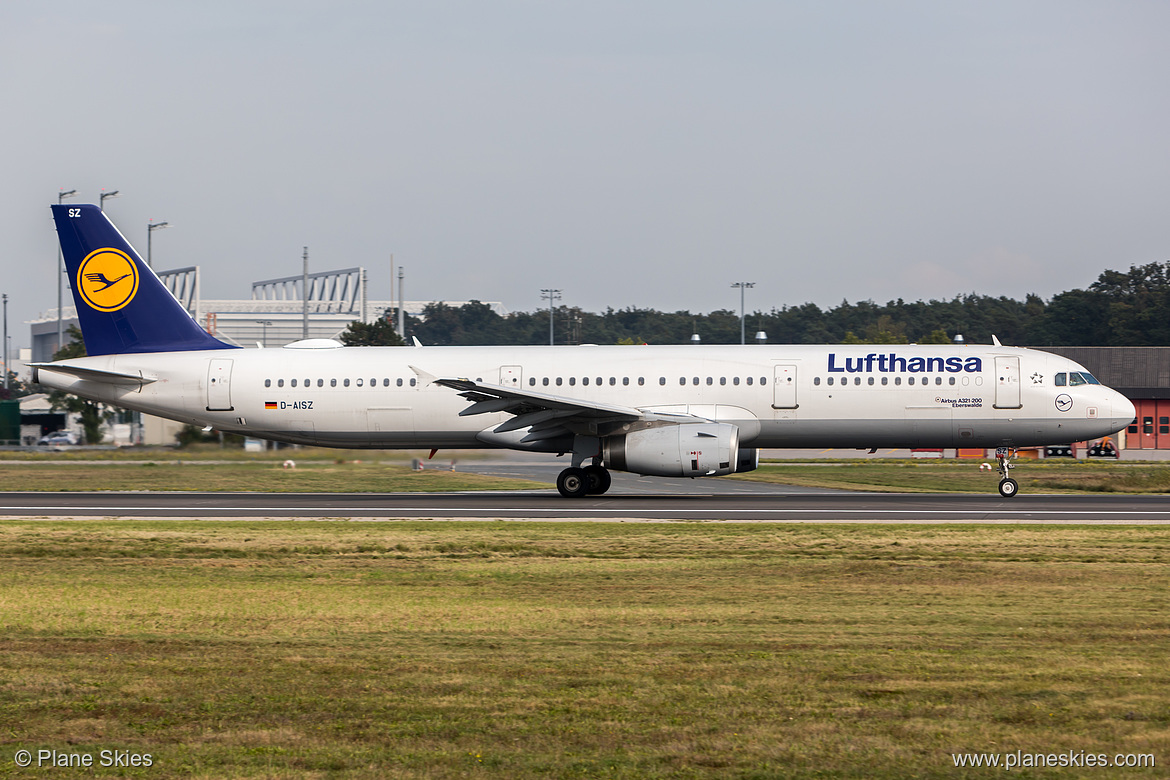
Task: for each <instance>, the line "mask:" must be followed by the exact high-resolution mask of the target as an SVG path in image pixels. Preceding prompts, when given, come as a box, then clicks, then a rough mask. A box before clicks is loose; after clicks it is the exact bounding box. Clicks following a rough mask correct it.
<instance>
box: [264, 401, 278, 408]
mask: <svg viewBox="0 0 1170 780" xmlns="http://www.w3.org/2000/svg"><path fill="white" fill-rule="evenodd" d="M264 408H265V409H275V408H276V401H265V402H264Z"/></svg>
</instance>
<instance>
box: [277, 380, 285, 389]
mask: <svg viewBox="0 0 1170 780" xmlns="http://www.w3.org/2000/svg"><path fill="white" fill-rule="evenodd" d="M276 386H277V387H284V380H283V379H277V380H276Z"/></svg>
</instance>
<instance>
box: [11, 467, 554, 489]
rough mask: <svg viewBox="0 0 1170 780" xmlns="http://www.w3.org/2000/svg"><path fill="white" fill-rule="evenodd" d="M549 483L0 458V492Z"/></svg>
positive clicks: (405, 470)
mask: <svg viewBox="0 0 1170 780" xmlns="http://www.w3.org/2000/svg"><path fill="white" fill-rule="evenodd" d="M548 487H549V485H547V484H544V483H540V482H531V481H527V480H519V479H507V478H503V477H492V476H487V475H483V474H473V473H468V472H460V471H455V472H452V471H449V470H444V469H442V468H437V467H434V466H432V467H431V468H428V469H426V470H423V471H414V470H412V469H411V468H410V467H409V466H406V465H397V464H393V463H380V462H377V461H371V460H366V461H350V460H341V461H339V462H336V459H335V461H326V460H300V459H298V460H297V461H296V468H292V469H286V468H283V467H282V465H281V461H279V460H257V461H240V462H232V463H206V462H182V461H180V460H168V461H159V462H154V461H149V462H145V463H142V462H133V461H131V462H113V463H94V462H92V461H85V460H78V461H72V462H67V463H51V462H49V463H44V462H42V463H36V462H32V463H24V462H17V463H5V464H3V465H0V490H2V491H12V490H33V491H60V490H65V491H73V490H188V491H250V492H255V491H259V492H282V493H284V492H287V493H366V492H373V493H425V492H435V491H455V490H522V489H525V488H541V489H548Z"/></svg>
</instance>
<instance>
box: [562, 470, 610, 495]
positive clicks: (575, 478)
mask: <svg viewBox="0 0 1170 780" xmlns="http://www.w3.org/2000/svg"><path fill="white" fill-rule="evenodd" d="M612 481H613V480H612V479H611V477H610V476H609V471H607V470H606V469H605V467H603V466H599V465H597V464H593V465H591V466H586V467H585V468H567V469H565V470H564V471H562V472H561V473H560V474H559V475H557V490H559V491H560V492H561V495H562V496H564V497H565V498H584V497H585V496H599V495H601V494H602V493H604V492H605V491H607V490H609V486H610V484H611V483H612Z"/></svg>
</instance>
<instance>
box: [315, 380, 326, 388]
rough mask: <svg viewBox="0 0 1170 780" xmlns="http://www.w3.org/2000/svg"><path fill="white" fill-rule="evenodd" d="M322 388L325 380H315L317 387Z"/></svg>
mask: <svg viewBox="0 0 1170 780" xmlns="http://www.w3.org/2000/svg"><path fill="white" fill-rule="evenodd" d="M324 386H325V380H324V379H318V380H317V387H324Z"/></svg>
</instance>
